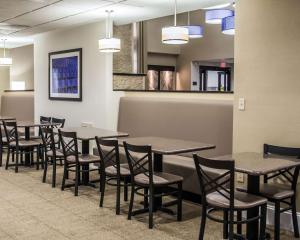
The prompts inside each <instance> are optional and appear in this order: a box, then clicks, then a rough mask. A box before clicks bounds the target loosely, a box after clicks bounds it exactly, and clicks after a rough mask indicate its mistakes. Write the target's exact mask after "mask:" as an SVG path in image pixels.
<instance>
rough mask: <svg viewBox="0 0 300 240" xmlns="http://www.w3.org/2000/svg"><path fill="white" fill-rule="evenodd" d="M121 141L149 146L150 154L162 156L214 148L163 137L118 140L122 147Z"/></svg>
mask: <svg viewBox="0 0 300 240" xmlns="http://www.w3.org/2000/svg"><path fill="white" fill-rule="evenodd" d="M123 141H126V142H127V143H129V144H133V145H151V146H152V152H154V153H158V154H162V155H172V154H179V153H188V152H196V151H202V150H207V149H213V148H215V147H216V146H215V145H213V144H208V143H201V142H193V141H187V140H180V139H173V138H163V137H133V138H125V139H120V140H119V143H120V146H123Z"/></svg>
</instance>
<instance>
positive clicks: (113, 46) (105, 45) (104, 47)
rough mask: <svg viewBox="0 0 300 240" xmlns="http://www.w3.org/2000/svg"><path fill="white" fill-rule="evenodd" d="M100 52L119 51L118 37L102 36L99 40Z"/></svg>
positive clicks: (119, 41)
mask: <svg viewBox="0 0 300 240" xmlns="http://www.w3.org/2000/svg"><path fill="white" fill-rule="evenodd" d="M99 50H100V52H112V53H114V52H120V50H121V40H120V39H119V38H103V39H100V40H99Z"/></svg>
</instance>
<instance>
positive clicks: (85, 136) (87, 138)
mask: <svg viewBox="0 0 300 240" xmlns="http://www.w3.org/2000/svg"><path fill="white" fill-rule="evenodd" d="M61 130H62V131H66V132H76V135H77V139H78V140H80V141H81V154H82V155H85V154H90V142H91V141H94V140H95V137H96V136H97V137H99V138H120V137H128V136H129V134H128V133H124V132H118V131H112V130H107V129H103V128H97V127H68V128H62V129H61ZM54 132H58V130H57V129H54ZM82 168H83V170H86V171H83V172H82V184H83V185H86V186H88V185H91V186H94V184H93V183H92V182H90V177H89V168H90V165H89V164H84V165H83V166H82Z"/></svg>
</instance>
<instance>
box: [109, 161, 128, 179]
mask: <svg viewBox="0 0 300 240" xmlns="http://www.w3.org/2000/svg"><path fill="white" fill-rule="evenodd" d="M105 173H106V174H107V175H109V176H117V169H116V168H115V167H114V166H109V167H107V168H105ZM120 175H121V176H130V170H129V167H128V164H127V163H124V164H120Z"/></svg>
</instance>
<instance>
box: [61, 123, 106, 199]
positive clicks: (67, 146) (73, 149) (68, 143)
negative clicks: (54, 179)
mask: <svg viewBox="0 0 300 240" xmlns="http://www.w3.org/2000/svg"><path fill="white" fill-rule="evenodd" d="M58 135H59V139H60V143H61V146H62V150H63V155H64V173H63V179H62V186H61V190H62V191H64V190H65V188H66V187H73V186H75V192H74V195H75V196H78V187H79V186H80V185H81V181H80V175H81V173H83V172H93V171H98V172H100V166H99V168H94V169H88V170H87V169H84V168H82V164H81V163H80V161H79V154H80V153H79V151H78V141H77V134H76V132H64V131H62V130H61V129H58ZM70 156H73V157H74V158H75V162H74V163H70V162H69V161H68V160H67V158H68V157H70ZM85 164H86V163H85ZM69 172H74V173H75V184H68V185H67V184H66V179H68V177H69Z"/></svg>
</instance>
